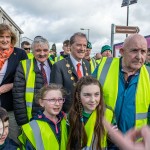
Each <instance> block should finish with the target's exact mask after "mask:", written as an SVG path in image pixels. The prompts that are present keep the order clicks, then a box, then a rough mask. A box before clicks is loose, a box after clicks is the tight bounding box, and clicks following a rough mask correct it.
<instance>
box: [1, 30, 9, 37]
mask: <svg viewBox="0 0 150 150" xmlns="http://www.w3.org/2000/svg"><path fill="white" fill-rule="evenodd" d="M0 35H3V36H10V35H11V33H10V31H3V32H2V33H0Z"/></svg>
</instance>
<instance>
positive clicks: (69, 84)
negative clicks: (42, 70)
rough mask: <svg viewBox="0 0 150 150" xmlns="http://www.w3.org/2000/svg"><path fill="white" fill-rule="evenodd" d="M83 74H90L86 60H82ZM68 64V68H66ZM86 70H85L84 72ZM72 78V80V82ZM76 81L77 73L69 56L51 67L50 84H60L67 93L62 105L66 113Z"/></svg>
mask: <svg viewBox="0 0 150 150" xmlns="http://www.w3.org/2000/svg"><path fill="white" fill-rule="evenodd" d="M82 62H83V64H82V67H83V74H84V76H85V75H87V74H86V73H88V74H90V64H89V62H88V61H87V60H85V59H83V61H82ZM67 64H69V66H70V67H67ZM86 69H87V70H86ZM72 77H73V78H74V80H72ZM77 81H78V77H77V72H76V70H75V68H74V66H73V63H72V61H71V59H70V56H68V57H67V58H65V59H63V60H60V61H58V62H57V63H55V64H54V65H53V66H52V71H51V81H50V82H51V83H56V84H61V85H63V87H64V89H65V90H66V91H67V96H66V101H65V103H64V105H63V111H65V112H68V111H69V109H70V106H71V104H72V95H73V90H74V83H76V82H77Z"/></svg>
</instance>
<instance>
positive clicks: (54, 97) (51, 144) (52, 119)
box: [19, 84, 67, 150]
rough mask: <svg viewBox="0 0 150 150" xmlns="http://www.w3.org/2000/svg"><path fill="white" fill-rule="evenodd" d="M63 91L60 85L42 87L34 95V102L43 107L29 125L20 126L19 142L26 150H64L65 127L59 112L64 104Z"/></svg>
mask: <svg viewBox="0 0 150 150" xmlns="http://www.w3.org/2000/svg"><path fill="white" fill-rule="evenodd" d="M65 93H66V92H65V90H64V89H63V88H62V86H61V85H57V84H50V85H49V86H44V87H42V88H41V89H40V90H39V93H38V94H37V95H36V102H37V103H38V104H40V105H41V107H43V109H44V111H39V112H38V113H37V114H36V115H35V116H34V117H33V118H32V119H31V121H30V122H29V123H27V124H25V125H23V126H22V134H21V135H20V136H19V140H20V141H21V143H22V146H23V147H24V148H25V149H26V150H29V149H30V150H34V149H39V150H55V149H56V150H57V149H59V150H65V149H66V143H67V132H66V131H67V126H66V119H65V113H64V112H62V111H61V109H62V106H63V103H64V102H65V98H64V95H65Z"/></svg>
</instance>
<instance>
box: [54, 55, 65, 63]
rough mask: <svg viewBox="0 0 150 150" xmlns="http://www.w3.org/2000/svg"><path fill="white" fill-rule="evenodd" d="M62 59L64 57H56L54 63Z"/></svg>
mask: <svg viewBox="0 0 150 150" xmlns="http://www.w3.org/2000/svg"><path fill="white" fill-rule="evenodd" d="M62 59H64V57H63V56H61V55H60V56H58V57H55V62H58V61H60V60H62Z"/></svg>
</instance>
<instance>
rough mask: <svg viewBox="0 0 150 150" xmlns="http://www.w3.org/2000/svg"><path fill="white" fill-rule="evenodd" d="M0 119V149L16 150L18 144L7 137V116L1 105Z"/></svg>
mask: <svg viewBox="0 0 150 150" xmlns="http://www.w3.org/2000/svg"><path fill="white" fill-rule="evenodd" d="M0 119H1V120H2V122H3V123H2V124H0V125H1V126H0V129H2V130H3V132H2V134H1V136H0V150H8V149H9V150H17V148H18V147H19V146H18V145H17V144H16V143H15V142H14V141H13V140H12V139H10V138H8V133H9V117H8V114H7V111H6V110H5V109H4V108H2V107H0ZM2 125H3V126H2Z"/></svg>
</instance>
